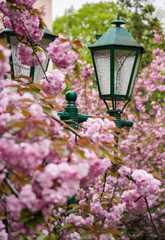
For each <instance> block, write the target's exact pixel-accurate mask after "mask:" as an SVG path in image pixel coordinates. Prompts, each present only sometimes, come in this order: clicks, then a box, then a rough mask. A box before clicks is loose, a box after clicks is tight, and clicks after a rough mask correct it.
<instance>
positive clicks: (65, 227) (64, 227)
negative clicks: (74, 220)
mask: <svg viewBox="0 0 165 240" xmlns="http://www.w3.org/2000/svg"><path fill="white" fill-rule="evenodd" d="M71 227H73V224H71V223H67V224H65V225H64V226H63V227H62V228H61V229H60V232H62V231H63V230H65V229H67V228H71Z"/></svg>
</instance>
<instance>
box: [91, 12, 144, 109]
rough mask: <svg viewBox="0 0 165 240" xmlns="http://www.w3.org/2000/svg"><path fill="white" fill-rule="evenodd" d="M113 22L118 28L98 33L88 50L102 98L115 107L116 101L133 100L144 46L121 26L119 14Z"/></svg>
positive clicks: (122, 22)
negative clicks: (109, 101)
mask: <svg viewBox="0 0 165 240" xmlns="http://www.w3.org/2000/svg"><path fill="white" fill-rule="evenodd" d="M111 23H112V24H116V27H114V28H110V29H108V30H107V31H106V32H105V33H104V34H103V35H97V36H96V38H97V41H96V42H95V43H94V44H93V45H92V46H90V47H89V49H90V51H91V55H92V59H93V64H94V68H95V74H96V79H97V85H98V90H99V95H100V98H101V99H103V100H104V102H105V103H106V100H111V101H112V106H113V110H115V109H116V103H117V101H125V100H126V101H127V102H129V101H130V99H131V96H132V92H133V88H134V84H135V79H136V76H137V72H138V68H139V64H140V60H141V56H142V53H143V51H144V49H143V47H141V46H139V44H138V43H137V42H136V40H135V39H134V38H133V37H132V36H131V35H130V34H129V32H128V31H127V30H126V29H125V28H123V27H121V26H120V25H122V24H125V22H124V21H121V20H120V18H119V15H118V19H117V20H115V21H112V22H111ZM106 106H107V107H108V105H107V103H106ZM122 110H123V109H122Z"/></svg>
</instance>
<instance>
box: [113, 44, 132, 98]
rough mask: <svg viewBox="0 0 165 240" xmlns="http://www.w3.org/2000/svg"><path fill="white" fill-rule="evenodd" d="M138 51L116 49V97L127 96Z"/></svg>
mask: <svg viewBox="0 0 165 240" xmlns="http://www.w3.org/2000/svg"><path fill="white" fill-rule="evenodd" d="M135 56H136V51H133V50H121V49H115V55H114V59H115V82H114V84H115V86H114V91H115V92H114V93H115V95H126V94H127V89H128V84H129V81H130V77H131V73H132V68H133V64H134V61H135Z"/></svg>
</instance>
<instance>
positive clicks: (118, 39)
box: [89, 15, 143, 49]
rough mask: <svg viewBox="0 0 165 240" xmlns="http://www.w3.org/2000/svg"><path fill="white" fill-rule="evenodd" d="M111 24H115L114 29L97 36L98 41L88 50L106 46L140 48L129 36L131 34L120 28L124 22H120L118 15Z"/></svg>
mask: <svg viewBox="0 0 165 240" xmlns="http://www.w3.org/2000/svg"><path fill="white" fill-rule="evenodd" d="M111 24H116V27H113V28H109V29H108V30H107V31H106V32H105V33H104V34H103V35H101V36H100V35H98V37H97V39H98V40H97V41H96V42H95V43H94V44H93V45H92V46H90V47H89V49H91V48H99V47H106V46H127V47H136V48H137V47H138V48H142V47H141V46H140V45H139V44H138V43H137V41H136V40H135V39H134V38H133V37H132V36H131V34H130V33H129V32H128V31H127V30H126V29H125V28H123V27H121V26H120V25H122V24H125V22H124V21H122V20H120V17H119V15H118V18H117V20H115V21H112V22H111ZM142 49H143V48H142Z"/></svg>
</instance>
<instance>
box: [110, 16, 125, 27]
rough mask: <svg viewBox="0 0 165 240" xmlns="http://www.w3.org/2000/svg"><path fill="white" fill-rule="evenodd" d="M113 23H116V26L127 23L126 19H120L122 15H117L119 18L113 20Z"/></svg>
mask: <svg viewBox="0 0 165 240" xmlns="http://www.w3.org/2000/svg"><path fill="white" fill-rule="evenodd" d="M111 24H116V27H120V25H122V24H125V22H124V21H122V20H120V15H119V14H118V15H117V20H114V21H112V22H111Z"/></svg>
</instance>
